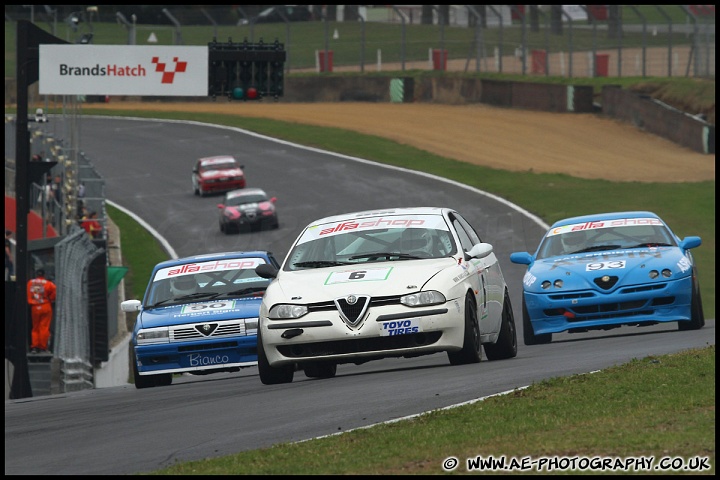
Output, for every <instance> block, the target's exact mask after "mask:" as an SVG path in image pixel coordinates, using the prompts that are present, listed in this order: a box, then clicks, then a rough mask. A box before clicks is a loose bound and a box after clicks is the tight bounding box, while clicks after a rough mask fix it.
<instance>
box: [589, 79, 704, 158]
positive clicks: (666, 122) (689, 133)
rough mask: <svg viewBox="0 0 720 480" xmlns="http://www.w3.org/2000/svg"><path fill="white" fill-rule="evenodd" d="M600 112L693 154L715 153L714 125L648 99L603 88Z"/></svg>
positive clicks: (631, 93)
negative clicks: (685, 148)
mask: <svg viewBox="0 0 720 480" xmlns="http://www.w3.org/2000/svg"><path fill="white" fill-rule="evenodd" d="M602 113H603V115H606V116H609V117H612V118H616V119H618V120H620V121H624V122H628V123H631V124H633V125H635V126H636V127H638V128H640V129H642V130H645V131H647V132H650V133H653V134H655V135H658V136H660V137H663V138H667V139H668V140H670V141H672V142H675V143H677V144H679V145H682V146H684V147H688V148H690V149H692V150H695V151H696V152H700V153H705V154H713V155H714V154H715V125H711V124H709V123H707V122H705V121H704V120H702V119H699V118H697V117H694V116H692V115H689V114H687V113H684V112H681V111H679V110H677V109H675V108H672V107H670V106H668V105H664V104H662V103H660V102H657V101H655V100H653V99H652V98H650V97H647V96H644V95H638V94H636V93H633V92H629V91H627V90H624V89H622V88H620V87H619V86H606V87H604V88H603V90H602Z"/></svg>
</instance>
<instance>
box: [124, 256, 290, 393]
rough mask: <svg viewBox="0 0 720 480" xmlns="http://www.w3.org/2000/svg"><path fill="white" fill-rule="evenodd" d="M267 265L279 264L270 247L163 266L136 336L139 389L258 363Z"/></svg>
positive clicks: (132, 304) (131, 304)
mask: <svg viewBox="0 0 720 480" xmlns="http://www.w3.org/2000/svg"><path fill="white" fill-rule="evenodd" d="M260 265H270V266H273V267H275V268H277V267H278V266H279V264H278V262H277V261H276V260H275V258H274V257H273V255H272V254H271V253H270V252H267V251H251V252H227V253H214V254H208V255H197V256H193V257H186V258H180V259H177V260H168V261H165V262H161V263H159V264H157V265H156V266H155V268H154V269H153V272H152V275H151V276H150V282H149V284H148V286H147V289H146V291H145V296H144V298H143V301H142V302H140V301H139V300H126V301H124V302H122V304H121V308H122V310H123V311H125V312H138V315H137V319H136V320H135V328H134V329H133V334H132V347H133V350H134V357H135V361H134V362H133V367H134V368H133V373H134V376H135V387H137V388H147V387H156V386H165V385H170V384H171V383H172V375H173V374H175V373H185V372H187V373H192V374H196V375H201V374H208V373H215V372H227V371H238V370H239V369H240V368H242V367H249V366H254V365H257V328H258V312H259V310H260V303H261V301H262V296H263V294H264V293H265V289H266V287H267V286H268V284H269V283H270V281H269V280H268V279H265V278H262V277H259V276H258V275H257V274H256V273H255V268H257V267H258V266H260Z"/></svg>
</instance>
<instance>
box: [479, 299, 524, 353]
mask: <svg viewBox="0 0 720 480" xmlns="http://www.w3.org/2000/svg"><path fill="white" fill-rule="evenodd" d="M485 355H486V356H487V358H488V360H504V359H506V358H513V357H516V356H517V330H516V329H515V315H514V314H513V309H512V303H511V302H510V295H508V292H507V290H506V291H505V301H504V302H503V311H502V325H500V335H498V339H497V341H496V342H495V343H492V344H490V343H488V344H486V345H485Z"/></svg>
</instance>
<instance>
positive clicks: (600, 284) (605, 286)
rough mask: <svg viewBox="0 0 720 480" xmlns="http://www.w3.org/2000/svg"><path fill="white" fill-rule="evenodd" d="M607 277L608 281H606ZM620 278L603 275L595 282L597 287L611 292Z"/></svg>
mask: <svg viewBox="0 0 720 480" xmlns="http://www.w3.org/2000/svg"><path fill="white" fill-rule="evenodd" d="M605 277H607V280H604V279H605ZM619 279H620V278H619V277H618V276H617V275H603V276H602V277H597V278H596V279H594V280H593V282H595V285H597V286H598V287H600V288H602V289H603V290H610V289H611V288H612V287H614V286H615V284H616V283H617V282H618V280H619Z"/></svg>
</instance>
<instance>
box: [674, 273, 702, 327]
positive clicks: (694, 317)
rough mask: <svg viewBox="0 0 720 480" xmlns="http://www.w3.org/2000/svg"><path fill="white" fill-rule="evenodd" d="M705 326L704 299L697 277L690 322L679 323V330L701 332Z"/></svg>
mask: <svg viewBox="0 0 720 480" xmlns="http://www.w3.org/2000/svg"><path fill="white" fill-rule="evenodd" d="M704 326H705V314H704V313H703V305H702V298H701V297H700V285H699V284H698V282H697V277H695V280H694V281H693V288H692V300H691V303H690V321H689V322H678V330H680V331H686V330H700V329H701V328H702V327H704Z"/></svg>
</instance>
